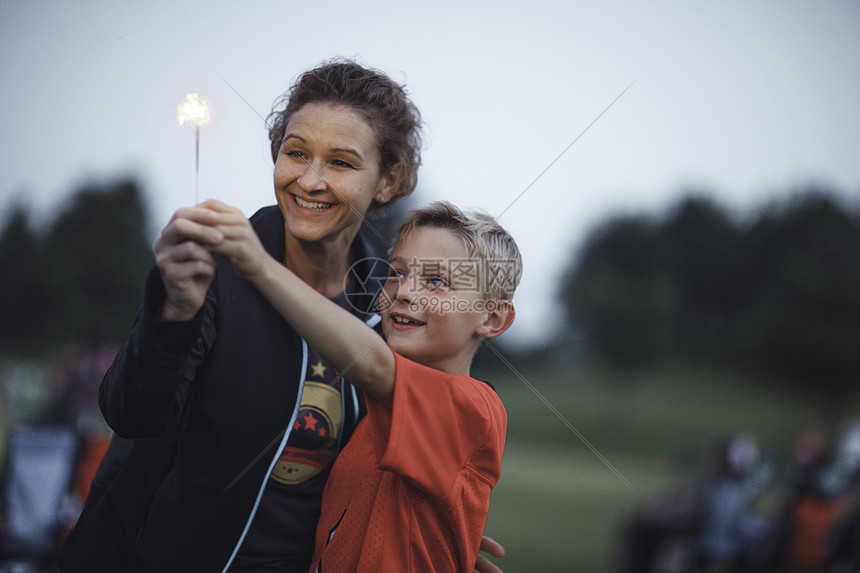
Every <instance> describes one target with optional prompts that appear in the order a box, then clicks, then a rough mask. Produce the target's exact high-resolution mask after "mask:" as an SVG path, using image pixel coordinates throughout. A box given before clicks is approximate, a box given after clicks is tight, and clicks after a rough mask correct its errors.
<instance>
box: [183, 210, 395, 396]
mask: <svg viewBox="0 0 860 573" xmlns="http://www.w3.org/2000/svg"><path fill="white" fill-rule="evenodd" d="M199 209H200V210H201V212H200V216H199V222H201V223H203V224H208V225H212V226H214V227H215V228H217V229H218V231H220V233H221V235H222V236H223V237H222V238H218V237H213V241H212V244H211V245H210V247H211V248H212V250H213V251H214V252H216V253H219V254H221V255H223V256H224V257H226V258H227V259H228V260H229V261H230V263H231V264H232V265H233V270H234V272H235V273H236V274H237V275H238V276H239V277H241V278H243V279H246V280H248V281H250V282H251V283H253V284H254V286H255V287H257V289H258V290H259V291H260V292H261V293H262V294H263V296H265V297H266V299H267V300H268V301H269V303H270V304H271V305H272V306H273V307H275V309H276V310H277V311H278V312H279V313H280V314H281V315H282V316H283V317H284V318H285V319H286V320H287V322H289V323H290V325H291V326H292V327H293V328H295V329H296V331H298V333H299V334H301V335H302V337H304V338H305V339H306V340H307V341H308V344H310V345H311V346H312V347H313V348H314V349H315V350H316V351H317V352H318V353H319V354H320V356H322V358H323V359H324V360H325V361H326V362H328V363H329V364H331V365H332V366H333V367H334V368H335V369H336V370H337V371H338V372H339V373H340V374H341V375H342V376H344V377H346V378H348V379H349V381H350V382H351V383H352V384H355V385H356V386H358V387H359V388H361V389H363V390H364V391H365V392H367V393H368V394H370V395H371V396H373V397H374V398H376V399H377V400H379V401H380V402H382V403H383V404H386V405H388V406H391V404H392V401H393V397H394V355H393V354H392V353H391V350H389V348H388V345H387V344H385V341H384V340H383V339H382V338H381V337H380V336H379V335H378V334H377V333H376V332H375V331H374V330H373V329H372V328H370V327H369V326H367V325H366V324H364V322H362V321H361V320H360V319H358V318H357V317H355V316H353V315H352V314H350V313H349V312H348V311H346V310H344V309H343V308H341V307H339V306H338V305H336V304H335V303H333V302H332V301H330V300H328V299H327V298H326V297H325V296H324V295H322V294H320V293H319V292H317V291H315V290H314V289H313V288H312V287H310V286H308V285H307V284H306V283H305V282H304V281H302V280H301V279H300V278H299V277H298V276H296V275H295V274H294V273H293V272H291V271H290V270H289V269H287V268H286V267H285V266H284V265H282V264H281V263H279V262H278V261H276V260H275V259H274V258H272V256H271V255H269V254H268V253H267V252H266V250H265V249H264V248H263V246H262V244H261V243H260V240H259V238H258V237H257V234H256V233H255V232H254V229H253V228H252V227H251V225H250V223H249V222H248V220H247V219H246V218H245V216H244V215H243V214H242V213H241V211H238V210H237V209H233V208H232V207H228V206H227V205H224V204H223V203H219V202H218V201H207V202H205V203H203V204H202V207H201V208H199Z"/></svg>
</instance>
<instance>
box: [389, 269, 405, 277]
mask: <svg viewBox="0 0 860 573" xmlns="http://www.w3.org/2000/svg"><path fill="white" fill-rule="evenodd" d="M388 276H389V277H391V278H396V279H402V278H403V277H404V276H406V275H404V274H403V272H402V271H400V270H398V269H395V268H394V267H389V268H388Z"/></svg>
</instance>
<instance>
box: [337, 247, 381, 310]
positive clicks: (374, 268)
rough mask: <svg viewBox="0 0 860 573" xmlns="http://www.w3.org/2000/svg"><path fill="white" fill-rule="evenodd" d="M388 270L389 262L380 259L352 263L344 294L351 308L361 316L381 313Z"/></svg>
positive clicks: (344, 279)
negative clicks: (380, 300)
mask: <svg viewBox="0 0 860 573" xmlns="http://www.w3.org/2000/svg"><path fill="white" fill-rule="evenodd" d="M388 269H389V266H388V261H387V260H385V259H380V258H379V257H366V258H364V259H359V260H357V261H355V262H354V263H352V265H351V266H350V267H349V270H347V272H346V276H345V277H344V278H343V292H344V293H345V295H346V302H347V304H349V306H350V308H352V309H353V310H354V311H356V312H358V313H360V314H376V313H378V312H379V310H380V302H379V299H380V295H381V294H382V287H383V285H384V284H385V281H386V280H388Z"/></svg>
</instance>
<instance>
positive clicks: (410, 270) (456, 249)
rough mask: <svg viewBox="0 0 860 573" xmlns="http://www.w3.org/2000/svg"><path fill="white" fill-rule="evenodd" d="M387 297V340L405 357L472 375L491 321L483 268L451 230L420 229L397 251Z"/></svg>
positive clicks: (384, 320)
mask: <svg viewBox="0 0 860 573" xmlns="http://www.w3.org/2000/svg"><path fill="white" fill-rule="evenodd" d="M390 264H391V267H390V270H389V274H388V281H387V282H386V283H385V287H384V288H383V293H382V297H381V306H382V328H383V330H384V331H385V335H386V340H387V342H388V344H389V346H391V348H393V349H394V350H396V351H397V352H398V353H400V354H402V355H403V356H405V357H407V358H409V359H411V360H414V361H415V362H419V363H421V364H424V365H425V366H430V367H432V368H436V369H438V370H443V371H445V372H449V373H452V374H468V372H469V364H470V363H471V360H472V354H474V351H475V349H476V348H477V346H478V345H479V344H480V342H481V338H480V336H479V335H478V334H476V332H475V330H476V329H477V328H479V327H480V325H481V323H482V322H483V321H484V320H485V319H486V317H487V312H486V310H485V307H486V303H485V302H484V299H483V297H482V296H481V293H480V291H479V288H478V287H479V284H478V281H477V277H478V276H479V272H480V268H479V267H480V265H479V264H478V262H477V261H475V260H470V259H469V258H468V254H467V253H466V248H465V247H464V245H463V243H462V241H461V240H460V239H459V238H458V237H457V236H456V235H455V234H454V233H452V232H451V231H449V230H448V229H440V228H436V227H418V228H416V229H414V230H413V231H412V232H411V233H410V234H409V235H407V236H406V238H405V239H403V240H401V241H400V243H399V244H398V245H397V246H396V247H395V249H394V252H393V253H392V255H391V263H390Z"/></svg>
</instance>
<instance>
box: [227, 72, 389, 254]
mask: <svg viewBox="0 0 860 573" xmlns="http://www.w3.org/2000/svg"><path fill="white" fill-rule="evenodd" d="M221 81H223V82H224V83H225V84H227V87H229V88H230V89H231V90H233V93H235V94H236V95H237V96H239V99H241V100H242V101H243V102H245V105H247V106H248V107H249V108H250V109H251V111H253V112H254V113H255V114H257V117H259V118H260V119H262V120H263V123H265V124H266V126H267V127H268V128H269V129H272V125H271V124H270V123H269V122H268V120H267V119H266V118H265V117H263V116H262V115H260V112H258V111H257V110H256V109H254V106H252V105H251V103H250V102H249V101H248V100H246V99H245V98H244V97H242V94H240V93H239V92H238V91H237V90H236V88H234V87H233V86H232V85H231V84H230V82H228V81H227V80H225V79H224V78H221ZM284 143H286V144H287V145H289V146H290V149H292V150H293V151H295V150H296V149H295V148H294V147H293V146H292V145H291V144H290V142H289V141H287V140H286V134H284V137H283V138H281V144H282V145H283V144H284ZM301 159H302V161H303V162H304V163H305V165H307V166H308V167H309V168H310V169H311V171H313V172H314V173H315V174H316V176H317V177H319V178H320V180H321V181H322V182H323V183H325V184H326V187H328V188H329V189H331V191H332V193H334V195H335V197H337V198H338V199H339V200H340V202H341V203H343V204H344V205H346V206H347V207H349V209H350V210H351V211H352V212H353V213H355V214H356V215H358V218H359V219H361V222H362V223H364V224H365V225H367V228H368V229H370V230H371V231H373V233H374V234H375V235H376V236H377V237H379V240H380V241H382V242H383V243H387V242H388V240H387V239H386V238H385V237H383V236H382V233H380V232H379V231H378V230H377V229H376V227H374V226H373V225H371V224H370V221H368V220H367V219H366V218H365V216H364V215H362V214H361V213H359V212H358V211H357V210H356V209H355V207H353V206H352V205H350V204H349V202H347V201H344V200H343V197H341V195H340V193H338V192H337V189H335V188H334V187H332V186H331V185H329V182H328V181H326V180H325V177H323V176H322V175H321V174H320V172H319V171H317V170H316V169H314V167H313V165H311V164H310V163H308V160H307V159H305V158H304V156H301Z"/></svg>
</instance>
